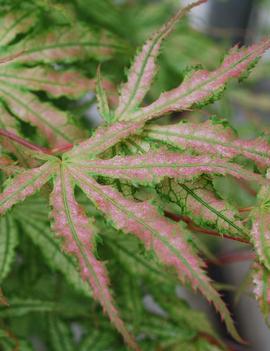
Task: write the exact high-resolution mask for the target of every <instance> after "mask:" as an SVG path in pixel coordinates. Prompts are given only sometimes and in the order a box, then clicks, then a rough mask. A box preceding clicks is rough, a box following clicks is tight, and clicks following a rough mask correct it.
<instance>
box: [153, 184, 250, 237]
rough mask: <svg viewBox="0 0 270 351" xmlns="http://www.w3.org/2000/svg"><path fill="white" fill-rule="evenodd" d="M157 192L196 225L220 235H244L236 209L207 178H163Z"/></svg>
mask: <svg viewBox="0 0 270 351" xmlns="http://www.w3.org/2000/svg"><path fill="white" fill-rule="evenodd" d="M157 191H158V192H159V194H160V195H161V196H162V197H164V198H165V199H167V200H169V201H170V202H171V203H175V204H177V205H178V206H179V207H180V210H181V214H183V215H187V216H189V217H190V218H192V220H193V221H194V222H195V223H196V224H198V225H199V226H205V227H210V228H212V229H217V230H218V231H219V232H220V233H221V234H227V235H230V236H232V237H242V238H247V235H248V234H247V229H246V228H245V227H244V225H243V223H242V221H241V220H240V217H239V213H238V212H237V210H236V209H235V208H234V207H233V206H232V205H230V204H229V203H228V202H226V201H224V200H222V199H220V198H218V196H217V195H216V194H215V191H214V188H213V186H212V183H211V181H210V180H208V179H207V178H200V179H198V180H195V181H191V182H181V181H180V180H177V179H169V178H167V179H164V181H163V182H162V183H160V184H159V185H158V186H157Z"/></svg>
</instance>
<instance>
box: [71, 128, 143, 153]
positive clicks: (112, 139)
mask: <svg viewBox="0 0 270 351" xmlns="http://www.w3.org/2000/svg"><path fill="white" fill-rule="evenodd" d="M142 127H143V124H142V123H130V122H118V123H114V124H113V125H112V126H109V127H99V128H98V129H97V130H96V132H95V134H94V135H93V136H92V137H91V138H89V139H87V140H85V141H83V142H81V143H80V144H79V145H77V146H75V147H74V148H73V149H72V150H71V151H69V152H67V153H66V156H67V157H68V158H72V159H73V158H74V159H84V158H93V157H94V156H96V155H98V154H101V153H102V152H104V151H106V150H107V149H108V148H110V147H112V146H113V145H115V144H117V143H118V142H119V141H121V140H123V139H125V138H127V137H128V136H130V135H132V134H134V133H136V132H137V131H138V130H139V129H141V128H142Z"/></svg>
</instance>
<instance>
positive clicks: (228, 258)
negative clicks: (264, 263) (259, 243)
mask: <svg viewBox="0 0 270 351" xmlns="http://www.w3.org/2000/svg"><path fill="white" fill-rule="evenodd" d="M255 258H256V256H255V253H254V252H250V251H234V252H229V253H226V254H224V255H221V256H220V257H218V263H219V264H230V263H236V262H243V261H249V260H254V259H255Z"/></svg>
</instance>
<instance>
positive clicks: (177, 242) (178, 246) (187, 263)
mask: <svg viewBox="0 0 270 351" xmlns="http://www.w3.org/2000/svg"><path fill="white" fill-rule="evenodd" d="M70 172H71V174H72V176H73V178H74V179H75V181H76V183H78V185H79V186H80V187H81V189H82V190H83V191H84V193H85V194H86V195H87V196H88V197H89V199H90V200H91V201H93V202H94V203H95V205H96V206H97V208H99V209H100V210H101V211H102V212H103V213H104V214H105V215H106V216H107V218H109V219H110V220H112V221H113V223H114V225H115V227H116V228H117V229H121V230H123V231H124V232H127V233H133V234H135V235H136V236H137V237H138V238H139V239H140V240H142V241H143V242H144V244H145V245H146V247H147V248H148V249H153V250H154V252H155V253H156V255H157V256H158V258H159V259H160V261H161V262H163V263H164V264H166V265H168V266H171V267H174V268H175V270H176V271H177V273H178V276H179V279H180V280H181V281H182V282H183V283H184V282H185V281H186V280H187V281H188V282H190V283H191V285H192V287H193V288H194V289H199V290H200V291H201V292H202V293H203V294H204V296H205V297H206V298H207V299H208V300H209V301H211V302H213V304H214V306H215V307H216V309H217V310H218V311H219V313H220V314H221V316H222V318H224V320H225V322H226V325H227V327H228V330H229V331H230V332H231V334H232V335H233V336H234V337H235V338H236V339H237V340H239V341H240V340H241V338H240V336H239V335H238V333H237V331H236V329H235V327H234V324H233V322H232V320H231V317H230V314H229V312H228V310H227V308H226V305H225V304H224V302H223V301H222V300H221V298H220V296H219V294H218V293H217V291H216V290H215V289H214V288H213V287H212V285H211V284H210V280H209V279H208V277H207V276H206V274H205V272H204V271H203V269H202V267H203V266H204V264H203V262H202V261H201V260H200V259H199V258H198V257H197V256H196V255H195V254H194V253H193V252H192V251H191V249H190V246H189V245H188V244H187V243H186V240H185V238H184V237H185V233H184V230H183V228H181V227H180V226H179V225H178V224H175V223H172V222H170V221H169V220H167V219H166V218H164V217H162V216H161V215H160V214H159V213H158V211H157V210H156V209H155V207H153V206H152V205H150V204H149V203H147V202H134V201H132V200H129V199H125V198H124V197H123V196H122V195H121V194H120V193H118V192H117V191H116V190H114V189H113V188H112V187H110V186H102V185H99V184H98V183H97V182H95V181H94V180H93V179H91V178H89V177H88V176H87V175H85V174H83V173H82V171H81V169H80V168H78V167H76V168H75V167H73V168H70Z"/></svg>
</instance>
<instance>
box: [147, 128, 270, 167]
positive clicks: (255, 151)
mask: <svg viewBox="0 0 270 351" xmlns="http://www.w3.org/2000/svg"><path fill="white" fill-rule="evenodd" d="M144 134H145V136H146V137H147V138H150V139H152V140H155V141H161V142H165V143H166V144H169V145H173V146H176V147H178V148H180V149H182V150H187V149H190V150H194V151H196V152H197V153H199V154H204V153H207V154H211V155H214V156H219V157H224V158H233V157H235V156H237V155H243V156H245V157H246V158H249V159H251V160H253V161H254V162H255V163H257V164H258V165H259V166H262V167H269V166H270V144H269V143H268V142H267V141H266V140H265V139H262V138H258V139H255V140H240V139H238V138H237V137H236V135H235V133H234V132H233V130H232V129H230V128H226V127H224V126H223V125H222V124H214V123H213V122H211V121H206V122H203V123H200V124H196V123H183V122H180V123H178V124H172V125H169V126H159V125H148V126H146V127H145V129H144Z"/></svg>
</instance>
